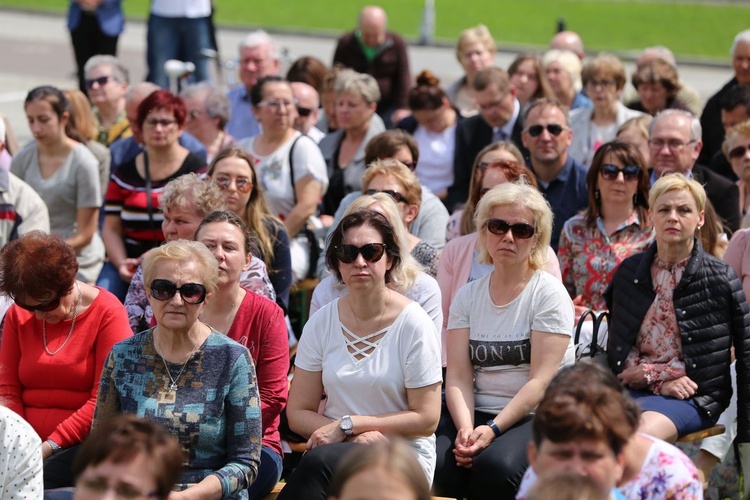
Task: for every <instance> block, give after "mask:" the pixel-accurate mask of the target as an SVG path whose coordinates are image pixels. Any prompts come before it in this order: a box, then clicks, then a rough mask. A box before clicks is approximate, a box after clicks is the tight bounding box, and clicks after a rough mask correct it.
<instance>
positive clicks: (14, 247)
mask: <svg viewBox="0 0 750 500" xmlns="http://www.w3.org/2000/svg"><path fill="white" fill-rule="evenodd" d="M1 265H2V273H1V274H0V275H1V276H2V277H1V278H0V291H2V293H3V294H5V295H7V296H9V297H12V298H13V299H14V300H15V305H12V306H11V307H10V309H9V310H8V313H7V315H6V316H5V325H4V327H3V340H2V343H0V366H1V367H2V370H0V400H2V401H3V404H4V405H5V406H7V407H8V408H10V409H11V410H13V411H15V412H16V413H18V414H19V415H20V416H21V417H23V418H24V419H25V420H26V421H27V422H28V423H29V424H30V425H31V426H32V427H33V428H34V430H35V431H36V433H37V434H38V435H39V436H40V437H41V438H42V440H44V443H43V444H42V456H43V458H44V484H45V489H49V488H60V487H67V486H72V485H73V484H72V481H73V477H72V474H71V472H70V470H71V469H70V467H71V464H72V460H73V457H74V456H75V453H76V450H77V448H78V444H79V443H80V442H81V441H82V440H83V439H84V438H85V437H86V436H88V434H89V430H90V429H91V419H92V418H93V416H94V406H95V404H96V393H97V390H98V387H99V376H100V374H101V372H102V366H103V365H104V361H105V359H106V357H107V354H109V351H110V349H112V346H113V345H114V344H115V343H117V342H119V341H121V340H123V339H125V338H127V337H129V336H130V335H131V332H130V329H129V328H128V318H127V315H126V314H125V309H124V308H123V307H122V304H120V303H119V301H118V300H117V299H116V298H115V297H114V296H113V295H112V294H110V293H109V292H107V291H106V290H103V289H101V288H97V287H93V286H91V285H88V284H86V283H85V282H83V281H79V280H77V279H76V274H77V272H78V262H77V260H76V254H75V251H74V250H73V248H72V247H71V246H70V245H68V244H67V243H66V242H65V241H63V240H62V239H61V238H60V237H59V236H52V235H47V234H44V233H42V232H40V231H32V232H30V233H27V234H26V235H24V236H22V237H21V238H20V239H17V240H15V241H12V242H10V243H8V244H7V245H6V246H5V247H4V248H3V252H2V264H1Z"/></svg>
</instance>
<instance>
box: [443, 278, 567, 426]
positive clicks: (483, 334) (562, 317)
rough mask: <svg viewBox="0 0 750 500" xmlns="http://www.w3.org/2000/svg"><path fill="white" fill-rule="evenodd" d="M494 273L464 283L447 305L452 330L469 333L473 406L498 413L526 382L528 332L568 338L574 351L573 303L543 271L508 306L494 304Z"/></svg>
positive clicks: (529, 344)
mask: <svg viewBox="0 0 750 500" xmlns="http://www.w3.org/2000/svg"><path fill="white" fill-rule="evenodd" d="M491 276H492V274H490V275H488V276H485V277H484V278H480V279H478V280H476V281H472V282H470V283H467V284H466V285H464V286H463V287H461V288H460V289H459V290H458V293H456V297H455V298H454V300H453V304H451V312H450V318H449V319H448V335H451V330H456V329H459V328H468V329H469V356H470V357H471V362H472V364H473V365H474V407H475V409H476V410H478V411H483V412H487V413H500V411H501V410H502V409H503V408H504V407H505V405H507V404H508V402H509V401H510V400H511V399H513V397H514V396H515V395H516V394H517V393H518V391H519V390H520V389H521V387H523V386H524V385H525V384H526V383H527V382H528V381H529V372H530V370H531V364H530V363H531V331H532V330H536V331H538V332H545V333H553V334H560V335H567V336H568V337H571V338H570V343H569V346H568V347H569V349H572V347H573V338H572V336H571V332H572V331H573V323H574V317H575V313H574V310H573V302H572V301H571V300H570V296H569V295H568V292H567V291H566V290H565V286H564V285H563V284H562V282H561V281H560V280H559V279H557V278H555V277H554V276H552V275H551V274H549V273H547V272H546V271H537V272H535V273H534V274H533V275H532V277H531V279H530V280H529V283H528V284H527V285H526V288H524V289H523V291H522V292H521V294H520V295H519V296H518V297H516V298H515V299H514V300H512V301H511V302H510V303H508V304H505V305H502V306H498V305H495V304H494V303H493V302H492V299H490V294H489V284H490V277H491Z"/></svg>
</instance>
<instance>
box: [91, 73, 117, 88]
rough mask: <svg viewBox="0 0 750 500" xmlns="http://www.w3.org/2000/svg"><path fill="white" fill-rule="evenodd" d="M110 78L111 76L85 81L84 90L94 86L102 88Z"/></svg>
mask: <svg viewBox="0 0 750 500" xmlns="http://www.w3.org/2000/svg"><path fill="white" fill-rule="evenodd" d="M110 78H112V77H111V76H109V75H107V76H100V77H99V78H92V79H90V80H86V88H87V89H91V88H94V84H96V85H99V86H100V87H104V86H105V85H106V84H107V82H109V79H110Z"/></svg>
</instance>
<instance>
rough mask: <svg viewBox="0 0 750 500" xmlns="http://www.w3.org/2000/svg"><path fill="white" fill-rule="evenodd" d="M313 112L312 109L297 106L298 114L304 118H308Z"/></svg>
mask: <svg viewBox="0 0 750 500" xmlns="http://www.w3.org/2000/svg"><path fill="white" fill-rule="evenodd" d="M312 112H313V110H312V109H310V108H303V107H302V106H297V114H298V115H300V116H301V117H302V118H307V117H308V116H310V115H311V114H312Z"/></svg>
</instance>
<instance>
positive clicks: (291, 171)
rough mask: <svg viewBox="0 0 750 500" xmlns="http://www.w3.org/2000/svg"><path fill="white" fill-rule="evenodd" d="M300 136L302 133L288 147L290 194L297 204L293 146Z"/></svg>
mask: <svg viewBox="0 0 750 500" xmlns="http://www.w3.org/2000/svg"><path fill="white" fill-rule="evenodd" d="M302 136H304V134H300V135H298V136H297V137H296V138H295V139H294V142H293V143H292V147H290V148H289V180H290V182H291V183H292V196H294V204H295V205H296V204H297V191H295V190H294V159H293V157H294V146H296V145H297V141H299V140H300V139H302Z"/></svg>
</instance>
